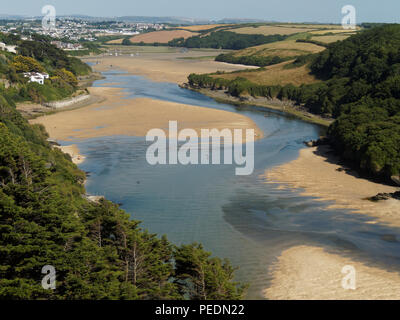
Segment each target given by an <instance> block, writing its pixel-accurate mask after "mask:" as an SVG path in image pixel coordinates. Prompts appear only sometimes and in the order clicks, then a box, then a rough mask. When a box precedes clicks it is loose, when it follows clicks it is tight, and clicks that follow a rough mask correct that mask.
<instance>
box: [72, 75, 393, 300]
mask: <svg viewBox="0 0 400 320" xmlns="http://www.w3.org/2000/svg"><path fill="white" fill-rule="evenodd" d="M105 76H106V79H105V80H101V81H97V82H96V84H95V85H96V86H101V85H102V83H118V84H117V85H115V86H117V87H121V88H123V89H124V90H125V91H126V92H127V93H128V97H129V98H132V97H148V98H153V99H160V100H167V101H174V102H179V103H185V104H191V105H197V106H203V107H208V108H217V109H222V110H228V111H231V112H240V113H242V114H244V115H246V116H248V117H250V118H251V119H252V120H253V121H255V123H256V124H257V125H258V126H259V127H260V128H261V129H262V130H263V131H264V135H265V137H264V138H263V139H261V140H259V141H257V142H256V144H255V170H254V173H253V174H252V175H251V176H235V174H234V169H235V167H234V165H214V166H202V165H197V166H183V165H170V166H150V165H149V164H148V163H147V162H146V159H145V154H146V150H147V147H148V143H146V142H145V139H144V138H140V137H126V136H112V137H102V138H94V139H88V140H84V141H77V143H78V146H79V148H80V150H81V152H82V153H83V154H85V156H86V157H87V158H86V161H85V162H84V163H83V164H81V165H80V168H81V169H82V170H85V171H89V172H90V177H89V179H88V182H87V190H88V192H90V193H91V194H99V195H105V196H106V197H107V198H108V199H110V200H112V201H114V202H117V203H122V208H123V209H125V210H126V211H128V212H130V213H131V215H132V218H134V219H137V220H141V221H143V224H142V226H143V227H145V228H147V229H148V230H149V231H150V232H153V233H157V234H160V235H161V234H166V235H167V236H168V237H169V239H170V240H171V241H173V242H175V243H177V244H180V243H190V242H194V241H197V242H201V243H203V244H204V246H205V248H206V249H207V250H210V251H212V252H213V254H215V255H217V256H220V257H226V258H229V259H230V260H231V261H232V263H233V264H234V265H237V266H239V267H240V270H239V271H238V273H237V278H238V280H241V281H246V282H249V283H251V287H250V290H249V294H248V297H249V298H256V299H258V298H262V295H261V291H262V289H264V288H266V287H267V285H268V281H269V280H270V279H269V275H268V270H269V268H270V267H271V264H272V263H273V262H274V261H275V259H276V257H277V256H278V255H279V254H280V253H281V252H282V250H284V249H286V248H289V247H291V246H295V245H307V244H309V245H319V246H324V247H325V248H327V250H328V251H330V252H336V253H337V252H340V253H341V254H344V255H346V254H349V255H351V256H352V258H353V259H359V260H360V261H363V262H366V263H367V264H369V265H373V264H379V265H380V266H383V267H385V268H386V269H394V270H399V269H398V267H399V261H400V243H399V241H400V234H399V230H398V229H396V228H389V227H385V226H381V225H379V224H369V223H366V222H369V221H371V218H368V217H367V216H363V215H360V214H350V213H349V212H346V211H344V210H332V209H327V207H328V205H329V203H327V202H321V201H315V200H314V199H313V198H310V197H303V196H299V193H298V192H297V191H296V190H284V189H279V188H277V186H276V185H274V184H269V183H265V182H266V181H265V180H264V178H261V177H260V176H261V175H262V174H263V173H264V172H265V170H266V169H267V168H270V167H273V166H276V165H280V164H282V163H285V162H288V161H290V160H292V159H295V158H296V157H297V155H298V151H299V149H301V148H303V147H304V146H303V141H304V140H308V139H315V138H317V137H318V136H319V133H320V128H319V127H317V126H315V125H312V124H308V123H305V122H302V121H299V120H296V119H292V118H288V117H286V116H284V115H281V114H279V113H275V112H274V113H271V112H267V111H264V110H259V109H254V110H253V109H251V108H239V109H237V108H235V107H234V106H231V105H227V104H219V103H217V102H215V101H214V100H212V99H210V98H208V97H206V96H204V95H201V94H199V93H197V92H192V91H189V90H185V89H181V88H179V87H178V86H177V85H175V84H171V83H162V82H160V83H157V82H152V81H150V80H147V79H144V78H142V77H138V76H129V75H126V74H121V73H118V72H107V73H105ZM171 120H173V119H171Z"/></svg>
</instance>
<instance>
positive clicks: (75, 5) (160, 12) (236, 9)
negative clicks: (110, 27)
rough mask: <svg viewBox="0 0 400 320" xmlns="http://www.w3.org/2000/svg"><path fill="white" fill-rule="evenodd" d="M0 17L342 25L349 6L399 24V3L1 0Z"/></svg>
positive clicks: (360, 18) (362, 15)
mask: <svg viewBox="0 0 400 320" xmlns="http://www.w3.org/2000/svg"><path fill="white" fill-rule="evenodd" d="M2 2H3V3H2V5H1V6H0V14H22V15H40V14H41V8H42V6H44V5H46V4H52V5H54V6H55V7H56V10H57V14H58V15H64V14H86V15H91V16H126V15H130V16H179V17H190V18H206V19H221V18H256V19H265V20H276V21H288V22H313V21H316V22H335V23H340V21H341V8H342V6H344V5H347V4H352V5H354V6H355V7H356V9H357V22H366V21H368V22H400V1H399V0H382V1H377V0H345V1H342V0H195V1H193V0H140V1H139V0H7V1H6V0H3V1H2Z"/></svg>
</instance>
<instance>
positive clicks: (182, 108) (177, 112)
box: [30, 87, 263, 141]
mask: <svg viewBox="0 0 400 320" xmlns="http://www.w3.org/2000/svg"><path fill="white" fill-rule="evenodd" d="M90 92H91V94H93V95H97V96H101V97H102V98H103V99H102V101H101V102H98V103H94V104H92V105H90V106H87V107H83V108H79V109H74V110H68V111H65V112H60V113H56V114H52V115H47V116H43V117H39V118H36V119H33V120H31V121H30V122H31V123H40V124H43V125H44V126H45V127H46V130H47V131H48V133H49V135H50V137H51V138H52V139H56V140H62V141H71V140H75V139H87V138H94V137H102V136H112V135H127V136H146V134H147V133H148V131H149V130H151V129H154V128H160V129H163V130H164V131H166V133H168V125H169V121H177V122H178V130H181V129H185V128H191V129H194V130H195V131H196V132H197V134H199V135H200V131H201V129H214V128H215V129H219V130H221V129H225V128H227V129H230V130H233V129H254V130H255V135H256V136H255V139H258V138H261V137H262V136H263V133H262V131H261V130H260V129H259V128H258V127H257V126H256V124H255V123H254V122H253V121H252V120H251V119H249V118H247V117H245V116H243V115H240V114H236V113H233V112H228V111H222V110H216V109H211V108H204V107H197V106H190V105H185V104H179V103H174V102H167V101H159V100H153V99H149V98H137V99H124V97H125V94H124V93H123V92H122V90H121V89H119V88H109V87H105V88H104V87H93V88H90Z"/></svg>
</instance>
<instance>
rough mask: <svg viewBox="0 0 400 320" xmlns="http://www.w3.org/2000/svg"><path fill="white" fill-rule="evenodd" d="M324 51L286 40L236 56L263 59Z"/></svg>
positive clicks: (306, 44)
mask: <svg viewBox="0 0 400 320" xmlns="http://www.w3.org/2000/svg"><path fill="white" fill-rule="evenodd" d="M318 38H322V37H318ZM324 49H325V48H324V47H321V46H318V45H316V44H312V43H304V42H296V41H295V40H285V41H278V42H273V43H268V44H262V45H260V46H255V47H250V48H247V49H243V50H240V51H238V52H236V53H235V56H249V55H257V56H263V57H267V56H279V57H296V56H300V55H304V54H310V53H318V52H321V51H323V50H324Z"/></svg>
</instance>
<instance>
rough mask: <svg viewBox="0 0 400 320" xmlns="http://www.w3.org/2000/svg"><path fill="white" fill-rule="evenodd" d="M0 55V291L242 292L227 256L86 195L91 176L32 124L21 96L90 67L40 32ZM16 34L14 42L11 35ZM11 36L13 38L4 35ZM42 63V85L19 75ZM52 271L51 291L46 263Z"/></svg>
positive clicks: (23, 294)
mask: <svg viewBox="0 0 400 320" xmlns="http://www.w3.org/2000/svg"><path fill="white" fill-rule="evenodd" d="M14 40H15V41H16V43H18V45H19V48H18V51H19V52H18V55H14V54H11V53H6V52H2V53H0V77H1V78H2V81H3V82H4V83H5V82H7V83H8V84H9V87H7V88H6V87H5V85H1V84H0V299H199V300H203V299H240V298H242V296H243V292H244V290H245V287H244V286H242V285H240V284H238V283H236V282H234V281H233V277H234V271H235V269H234V268H233V267H232V266H231V265H230V263H229V261H227V260H221V259H219V258H216V257H212V256H211V254H210V253H209V252H207V251H205V250H204V249H203V248H202V246H201V245H199V244H191V245H182V246H179V247H177V246H175V245H173V244H171V243H170V242H169V241H168V240H167V239H166V237H161V238H160V237H158V236H156V235H153V234H149V233H148V232H147V231H145V230H142V229H141V228H140V225H139V222H138V221H134V220H131V219H130V215H128V214H127V213H126V212H124V211H123V210H121V209H120V208H119V206H118V205H116V204H114V203H111V202H109V201H107V200H105V199H103V200H100V201H99V202H92V201H89V200H88V199H87V197H86V195H85V188H84V186H83V182H84V180H85V174H84V173H83V172H82V171H80V170H79V169H78V168H77V167H76V166H75V165H74V164H73V163H72V162H71V158H70V157H69V156H68V155H66V154H64V153H62V152H61V151H60V150H58V149H57V148H53V147H52V146H51V145H50V144H49V142H48V141H47V138H48V136H47V133H46V132H45V130H44V127H43V126H40V125H33V126H32V125H30V124H29V123H28V122H27V121H26V120H25V119H24V118H23V117H22V116H21V114H20V113H19V112H18V111H17V110H16V108H15V104H16V102H18V101H45V100H51V99H55V98H58V97H62V96H66V95H68V94H71V93H72V92H74V90H75V88H76V85H77V82H76V78H77V76H78V75H81V74H87V73H88V72H90V68H89V67H88V66H86V65H84V64H82V63H81V62H80V61H79V60H77V59H75V58H70V57H68V56H66V55H65V53H64V52H63V51H61V50H58V49H56V48H55V47H53V46H51V45H50V44H49V43H48V42H46V41H45V40H43V39H38V40H37V41H34V42H31V41H25V42H23V41H20V40H18V39H14ZM14 40H12V41H14ZM8 43H10V42H8ZM25 71H46V72H48V73H49V74H50V80H46V84H45V85H43V86H40V85H38V84H29V83H27V82H26V79H24V78H23V77H22V76H21V72H25ZM45 265H52V266H54V267H55V269H56V289H55V290H51V289H50V290H45V289H43V288H42V286H41V280H42V278H43V277H44V276H45V275H44V274H42V273H41V271H42V267H43V266H45Z"/></svg>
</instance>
